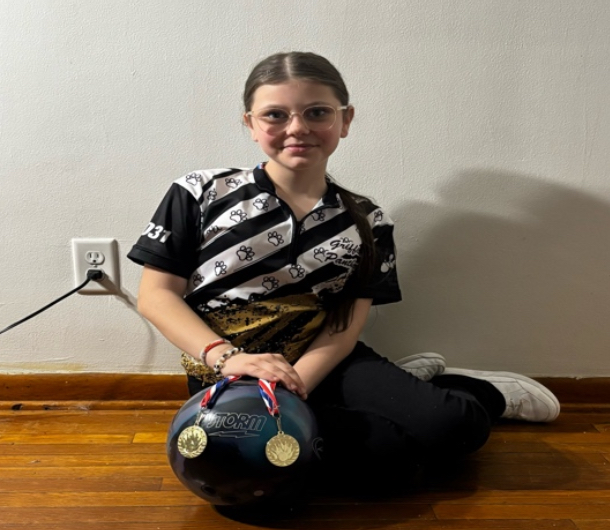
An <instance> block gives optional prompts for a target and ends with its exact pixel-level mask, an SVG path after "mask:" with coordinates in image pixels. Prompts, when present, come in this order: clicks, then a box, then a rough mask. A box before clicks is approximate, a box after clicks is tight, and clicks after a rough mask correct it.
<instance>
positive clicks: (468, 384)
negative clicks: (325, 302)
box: [307, 342, 505, 471]
mask: <svg viewBox="0 0 610 530" xmlns="http://www.w3.org/2000/svg"><path fill="white" fill-rule="evenodd" d="M307 401H308V403H309V405H310V406H311V407H312V408H313V410H314V411H315V413H316V416H317V418H318V421H319V423H320V426H321V428H322V432H323V436H324V455H325V460H327V461H330V462H331V463H337V464H339V465H343V466H345V467H348V468H349V467H353V465H354V462H358V465H359V466H361V470H364V468H369V470H370V471H374V470H376V469H380V467H382V466H387V465H390V466H400V465H413V464H420V463H422V462H424V461H426V460H427V459H428V457H433V458H434V459H439V458H455V457H456V456H460V455H464V454H467V453H471V452H473V451H476V450H477V449H479V448H480V447H481V446H482V445H483V444H484V443H485V442H486V441H487V439H488V437H489V432H490V428H491V424H492V422H493V421H494V420H495V419H497V418H498V417H499V416H500V415H501V414H502V412H503V411H504V408H505V401H504V398H503V396H502V394H500V392H499V391H498V390H497V389H496V388H495V387H494V386H493V385H492V384H491V383H488V382H487V381H482V380H479V379H473V378H470V377H465V376H457V375H446V376H439V377H435V378H434V379H432V381H430V382H425V381H421V380H420V379H418V378H417V377H415V376H413V375H411V374H409V373H408V372H405V371H404V370H403V369H401V368H399V367H398V366H396V365H395V364H394V363H392V362H390V361H388V360H387V359H386V358H384V357H381V356H380V355H378V354H377V353H375V352H374V351H373V350H372V349H371V348H369V347H368V346H366V345H365V344H363V343H361V342H359V343H358V344H357V345H356V348H355V349H354V351H353V352H352V353H351V354H350V355H349V356H348V357H347V358H346V359H345V360H344V361H343V362H341V363H340V364H339V365H338V366H337V367H336V368H335V369H334V370H333V371H332V372H331V373H330V374H329V376H328V377H327V378H326V379H325V380H324V381H323V382H322V383H321V384H320V385H319V386H318V387H317V388H316V389H315V390H314V391H313V392H312V393H311V395H310V397H309V398H308V400H307ZM386 469H387V468H386Z"/></svg>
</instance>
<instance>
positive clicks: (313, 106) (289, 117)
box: [245, 105, 351, 134]
mask: <svg viewBox="0 0 610 530" xmlns="http://www.w3.org/2000/svg"><path fill="white" fill-rule="evenodd" d="M315 107H326V108H328V109H333V110H334V111H335V119H334V121H333V122H332V123H331V125H330V126H329V127H328V128H327V129H318V131H316V132H323V131H330V130H331V129H332V128H333V125H335V123H337V111H338V110H347V109H349V108H350V107H351V105H341V106H339V107H333V106H332V105H310V106H309V107H306V108H304V109H303V110H302V111H301V112H297V111H294V110H293V111H292V112H289V113H288V120H287V121H286V123H285V125H284V126H283V127H282V128H281V129H278V131H277V132H283V131H285V130H286V129H288V127H289V126H290V124H291V123H292V119H293V118H294V116H300V117H301V119H302V120H303V123H305V125H307V128H308V129H310V130H311V127H310V126H309V122H308V121H307V118H305V116H304V115H303V113H304V112H306V111H307V110H309V109H313V108H315ZM268 110H283V109H280V108H277V109H276V108H274V107H270V108H269V109H268ZM245 114H246V116H248V117H249V118H254V119H255V120H256V123H258V124H259V125H258V126H259V127H260V128H261V130H263V131H265V132H267V133H268V132H269V131H268V130H265V129H263V128H262V127H261V125H260V123H259V122H258V120H259V118H257V117H256V116H255V115H254V111H252V110H249V111H248V112H246V113H245ZM270 126H271V127H274V126H277V125H274V124H270ZM270 134H271V133H270Z"/></svg>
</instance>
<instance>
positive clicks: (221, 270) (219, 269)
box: [214, 261, 227, 276]
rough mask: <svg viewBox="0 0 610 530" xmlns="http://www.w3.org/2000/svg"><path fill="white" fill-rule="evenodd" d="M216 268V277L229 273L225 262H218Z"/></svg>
mask: <svg viewBox="0 0 610 530" xmlns="http://www.w3.org/2000/svg"><path fill="white" fill-rule="evenodd" d="M215 265H216V266H215V267H214V272H215V273H216V276H222V275H223V274H226V273H227V264H226V263H225V262H224V261H217V262H216V264H215Z"/></svg>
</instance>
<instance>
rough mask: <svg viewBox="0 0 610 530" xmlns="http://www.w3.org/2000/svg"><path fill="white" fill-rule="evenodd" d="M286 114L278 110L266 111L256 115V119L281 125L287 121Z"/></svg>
mask: <svg viewBox="0 0 610 530" xmlns="http://www.w3.org/2000/svg"><path fill="white" fill-rule="evenodd" d="M288 117H289V116H288V113H287V112H286V111H285V110H280V109H268V110H264V111H262V112H261V113H259V114H258V116H257V118H259V119H261V120H264V121H266V122H269V123H281V122H285V121H287V120H288Z"/></svg>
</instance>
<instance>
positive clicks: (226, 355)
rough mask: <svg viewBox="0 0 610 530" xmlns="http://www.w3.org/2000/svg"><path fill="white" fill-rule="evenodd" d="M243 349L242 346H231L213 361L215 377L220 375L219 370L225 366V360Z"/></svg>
mask: <svg viewBox="0 0 610 530" xmlns="http://www.w3.org/2000/svg"><path fill="white" fill-rule="evenodd" d="M243 351H244V349H243V348H231V349H230V350H227V351H226V352H224V353H223V354H222V355H221V356H220V357H219V358H218V360H217V361H216V362H215V363H214V374H215V375H216V377H222V373H221V370H222V369H223V368H224V367H225V361H226V360H227V359H228V358H229V357H233V355H235V354H236V353H241V352H243Z"/></svg>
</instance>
